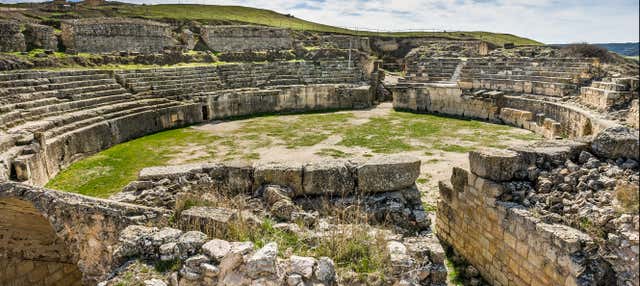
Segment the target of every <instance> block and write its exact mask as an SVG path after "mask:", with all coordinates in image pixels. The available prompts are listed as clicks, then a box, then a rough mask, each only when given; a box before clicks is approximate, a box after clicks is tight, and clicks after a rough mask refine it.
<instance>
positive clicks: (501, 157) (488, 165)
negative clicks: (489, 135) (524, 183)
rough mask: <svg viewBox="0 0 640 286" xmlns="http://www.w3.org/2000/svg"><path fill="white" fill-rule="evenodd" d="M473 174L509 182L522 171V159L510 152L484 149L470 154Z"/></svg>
mask: <svg viewBox="0 0 640 286" xmlns="http://www.w3.org/2000/svg"><path fill="white" fill-rule="evenodd" d="M469 165H470V168H471V172H472V173H474V174H476V175H478V176H480V177H483V178H487V179H491V180H494V181H499V182H501V181H509V180H511V179H513V178H514V176H515V174H516V172H518V171H520V170H521V169H522V158H521V157H520V156H519V155H518V153H516V152H514V151H509V150H496V149H483V150H479V151H471V152H469Z"/></svg>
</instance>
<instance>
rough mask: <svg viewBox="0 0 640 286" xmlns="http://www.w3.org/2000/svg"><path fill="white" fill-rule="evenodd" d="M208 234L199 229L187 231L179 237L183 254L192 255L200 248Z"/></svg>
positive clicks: (179, 245) (179, 244)
mask: <svg viewBox="0 0 640 286" xmlns="http://www.w3.org/2000/svg"><path fill="white" fill-rule="evenodd" d="M205 241H207V235H206V234H204V233H202V232H199V231H187V232H185V233H184V234H183V235H181V236H180V238H179V239H178V247H180V253H182V254H183V255H191V254H194V253H196V252H198V251H199V250H200V248H201V247H202V245H203V244H204V242H205Z"/></svg>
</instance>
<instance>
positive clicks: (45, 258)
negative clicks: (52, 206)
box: [0, 198, 82, 286]
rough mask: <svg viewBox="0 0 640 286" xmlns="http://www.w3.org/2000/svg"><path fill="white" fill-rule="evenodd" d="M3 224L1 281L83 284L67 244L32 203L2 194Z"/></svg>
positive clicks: (13, 283)
mask: <svg viewBox="0 0 640 286" xmlns="http://www.w3.org/2000/svg"><path fill="white" fill-rule="evenodd" d="M0 225H2V227H3V229H4V230H3V231H0V233H1V235H0V284H1V285H45V286H49V285H60V286H62V285H81V279H82V274H81V273H80V271H79V270H78V267H77V266H76V265H75V263H74V262H73V259H72V256H71V255H70V254H69V250H68V248H67V246H66V245H65V244H64V242H63V241H62V240H61V239H59V238H58V237H57V236H56V233H55V232H54V230H53V228H52V227H51V225H50V224H49V221H48V220H47V219H46V218H44V217H43V216H42V214H41V213H40V212H39V211H38V210H36V209H35V208H34V206H33V205H32V204H31V203H29V202H25V201H21V200H17V199H7V198H0Z"/></svg>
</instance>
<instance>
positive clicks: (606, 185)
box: [501, 151, 640, 235]
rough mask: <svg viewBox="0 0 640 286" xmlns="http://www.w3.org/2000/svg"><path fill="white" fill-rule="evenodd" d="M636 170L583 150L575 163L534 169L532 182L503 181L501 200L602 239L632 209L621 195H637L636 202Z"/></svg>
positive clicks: (629, 163)
mask: <svg viewBox="0 0 640 286" xmlns="http://www.w3.org/2000/svg"><path fill="white" fill-rule="evenodd" d="M639 166H640V165H639V164H638V162H637V161H635V160H633V159H622V158H620V159H617V160H611V159H609V160H601V159H599V158H598V157H596V156H594V155H593V154H591V153H589V152H587V151H582V152H581V153H580V154H579V157H578V158H577V161H576V162H574V161H572V160H571V159H568V160H566V161H565V162H564V163H562V164H560V165H558V166H555V167H553V168H551V169H549V170H539V171H538V170H536V171H535V172H537V173H538V174H537V179H536V180H535V181H534V182H526V181H522V182H518V181H516V182H509V183H506V184H505V189H506V190H507V192H506V193H505V194H503V195H502V197H501V199H502V200H504V201H515V202H518V203H521V204H522V205H524V206H526V207H531V208H533V209H535V210H536V212H538V213H539V214H540V216H541V218H542V219H543V220H545V221H547V222H549V223H564V224H567V225H571V226H573V227H576V228H579V229H582V230H584V231H587V232H593V231H595V230H597V231H598V232H601V233H600V235H602V234H606V233H610V232H616V231H615V230H616V228H617V227H618V226H617V225H615V224H613V223H612V222H613V221H614V220H615V219H617V218H620V217H621V216H623V215H624V213H626V212H630V208H631V210H633V207H632V206H629V202H626V201H622V200H625V199H630V198H624V197H623V196H626V193H631V194H630V195H633V193H634V192H635V193H636V196H635V197H636V198H637V192H638V184H639V183H640V179H639V175H638V174H639V170H640V169H639ZM623 193H625V194H623ZM635 203H636V204H637V201H636V202H635ZM635 210H636V211H637V206H636V209H635ZM636 218H637V215H636Z"/></svg>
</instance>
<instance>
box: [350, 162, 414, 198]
mask: <svg viewBox="0 0 640 286" xmlns="http://www.w3.org/2000/svg"><path fill="white" fill-rule="evenodd" d="M356 172H357V175H358V192H363V193H377V192H389V191H397V190H402V189H405V188H409V187H411V186H413V184H414V183H415V181H416V179H417V178H418V176H419V175H420V160H419V159H416V158H413V157H409V156H402V155H400V156H384V157H377V158H372V159H370V160H368V161H366V162H364V163H361V164H358V166H357V167H356Z"/></svg>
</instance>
